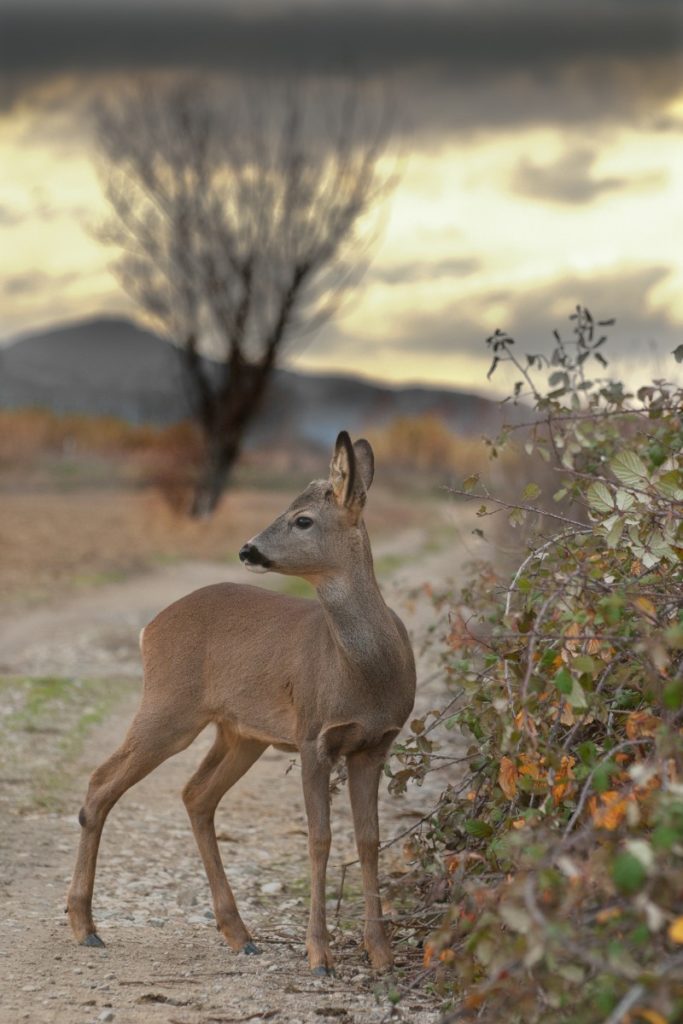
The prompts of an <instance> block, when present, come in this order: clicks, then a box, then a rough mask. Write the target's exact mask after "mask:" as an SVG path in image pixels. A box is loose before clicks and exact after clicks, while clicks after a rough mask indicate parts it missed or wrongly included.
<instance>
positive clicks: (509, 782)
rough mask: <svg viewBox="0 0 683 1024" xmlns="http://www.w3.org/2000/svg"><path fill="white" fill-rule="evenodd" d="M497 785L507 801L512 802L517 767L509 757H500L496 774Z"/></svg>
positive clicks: (514, 793) (515, 790) (515, 789)
mask: <svg viewBox="0 0 683 1024" xmlns="http://www.w3.org/2000/svg"><path fill="white" fill-rule="evenodd" d="M498 785H499V786H500V788H501V789H502V790H503V792H504V793H505V796H506V797H507V798H508V800H513V799H514V797H515V795H516V793H517V766H516V765H515V762H514V761H511V760H510V758H509V757H502V758H501V761H500V771H499V772H498Z"/></svg>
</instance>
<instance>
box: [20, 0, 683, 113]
mask: <svg viewBox="0 0 683 1024" xmlns="http://www.w3.org/2000/svg"><path fill="white" fill-rule="evenodd" d="M1 20H2V24H1V26H0V34H1V36H2V44H1V46H2V64H3V70H4V76H5V83H6V88H5V96H4V99H5V103H6V104H9V103H11V102H12V101H13V100H14V99H16V97H17V95H19V94H21V93H22V90H25V87H26V84H27V83H28V82H31V81H36V80H44V79H46V78H49V77H50V76H56V75H59V74H64V73H71V74H76V75H91V76H96V75H102V74H106V73H118V72H125V73H127V72H140V71H150V70H154V69H156V70H183V69H195V70H196V69H203V70H208V71H223V72H230V73H235V72H237V73H254V74H257V75H267V74H291V73H299V72H301V71H305V72H309V73H311V74H317V75H337V74H338V73H340V72H344V73H356V74H358V75H360V76H367V75H371V76H383V77H389V78H393V79H396V80H399V82H401V83H403V84H404V85H405V86H406V89H405V91H404V92H403V93H402V94H401V101H403V100H404V99H405V100H406V104H405V106H406V107H407V108H408V116H409V117H410V114H411V110H410V108H411V107H412V108H413V111H412V113H414V114H415V117H414V118H413V127H415V128H416V129H420V128H424V127H427V128H428V127H429V125H430V123H431V122H433V120H435V119H436V120H438V121H439V122H440V124H441V125H443V124H446V125H447V124H449V123H450V124H452V125H453V127H454V128H456V129H457V128H459V127H460V128H461V127H469V128H472V127H475V126H477V124H486V123H499V122H503V123H505V122H511V121H515V120H517V121H519V120H538V119H548V118H550V119H552V120H556V119H560V120H562V119H563V118H566V119H581V118H589V119H590V118H591V117H593V118H594V117H595V116H596V115H598V114H599V112H600V110H602V109H605V108H607V109H611V108H615V109H626V108H627V109H628V110H630V111H631V112H633V108H634V105H636V106H638V109H639V110H641V111H642V112H643V115H644V114H645V112H647V111H648V110H649V111H650V112H651V113H652V101H653V99H655V100H658V101H661V100H662V99H663V98H666V97H668V96H671V95H674V94H675V91H676V90H677V89H678V88H679V86H680V71H679V70H678V69H677V67H676V59H677V57H678V55H679V53H680V48H681V17H680V10H679V5H678V4H676V3H673V2H668V0H638V2H635V0H630V2H629V0H591V2H588V0H576V2H573V3H548V2H547V0H521V2H517V3H515V4H511V3H509V0H505V2H503V0H466V2H460V3H452V2H449V3H436V2H434V0H432V3H427V4H422V3H417V2H415V3H401V4H399V3H392V4H390V5H386V4H382V3H378V2H374V3H373V2H367V3H365V4H362V5H361V4H358V3H350V4H346V3H344V4H341V3H320V2H318V3H316V4H312V3H308V4H298V3H297V4H287V5H286V4H284V3H279V4H273V5H272V6H271V7H270V8H265V7H264V6H263V5H261V6H257V7H255V8H254V7H252V8H251V9H250V10H249V9H248V8H245V7H244V6H237V5H236V4H235V3H232V4H225V3H223V4H217V3H207V2H206V0H204V2H203V3H202V2H199V3H194V4H189V3H184V4H179V3H172V2H170V0H166V2H157V3H150V2H149V0H147V2H146V3H145V2H139V3H137V4H132V3H130V2H128V3H125V2H124V3H117V4H104V3H102V4H93V3H89V4H85V3H65V2H59V0H53V2H52V3H45V2H43V3H40V2H32V0H22V2H21V3H17V2H14V3H10V4H8V3H7V2H6V3H5V5H4V8H3V14H2V16H1ZM502 80H506V82H507V87H506V97H507V99H506V98H505V97H503V102H502V103H501V95H500V89H499V88H497V87H496V86H497V84H498V85H499V84H500V82H501V81H502ZM409 82H410V87H408V83H409ZM550 85H551V86H552V87H553V88H552V89H550V91H549V89H548V86H550ZM475 87H476V88H475ZM596 89H599V92H596ZM399 91H400V90H399ZM432 92H433V94H434V97H435V103H434V105H433V107H432V108H431V110H430V111H427V107H426V103H425V101H426V100H428V99H429V97H430V94H431V93H432ZM475 92H476V95H473V93H475ZM596 99H597V102H596ZM402 105H403V103H402ZM553 105H554V106H553ZM425 114H427V121H426V123H425V120H424V117H425Z"/></svg>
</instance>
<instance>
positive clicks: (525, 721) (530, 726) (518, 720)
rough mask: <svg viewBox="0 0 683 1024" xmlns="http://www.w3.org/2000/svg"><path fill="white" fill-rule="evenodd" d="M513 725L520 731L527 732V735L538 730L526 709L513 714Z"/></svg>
mask: <svg viewBox="0 0 683 1024" xmlns="http://www.w3.org/2000/svg"><path fill="white" fill-rule="evenodd" d="M515 725H516V726H517V728H518V729H519V730H520V732H528V734H529V736H535V735H536V734H537V732H538V730H537V728H536V723H535V722H534V720H533V718H532V717H531V715H530V714H529V713H528V712H527V711H518V712H517V714H516V715H515Z"/></svg>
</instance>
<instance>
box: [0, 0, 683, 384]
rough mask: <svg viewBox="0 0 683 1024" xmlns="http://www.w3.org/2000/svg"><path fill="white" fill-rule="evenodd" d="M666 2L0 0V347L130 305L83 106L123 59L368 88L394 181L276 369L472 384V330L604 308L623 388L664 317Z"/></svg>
mask: <svg viewBox="0 0 683 1024" xmlns="http://www.w3.org/2000/svg"><path fill="white" fill-rule="evenodd" d="M682 52H683V16H682V15H681V10H680V4H679V3H678V2H677V0H676V2H674V0H590V2H588V0H572V2H571V3H569V2H566V0H515V2H513V0H507V2H502V0H450V2H448V3H446V2H442V3H440V2H437V0H421V2H417V0H413V2H408V0H365V2H364V3H362V4H355V3H352V2H351V3H347V2H343V3H342V2H341V0H308V2H301V3H299V2H296V3H294V2H283V0H280V2H278V3H275V2H273V3H272V4H267V3H264V2H258V0H252V2H250V3H248V4H246V3H244V4H239V3H237V2H234V0H233V2H226V0H222V2H219V0H215V2H208V0H203V2H202V0H197V2H193V3H192V2H181V0H138V2H136V3H127V2H125V0H124V2H119V3H117V4H115V5H114V4H111V3H108V2H105V0H101V2H100V0H89V2H83V0H82V2H80V3H74V2H71V3H67V2H65V0H42V2H38V0H22V2H21V3H15V2H14V0H5V2H4V3H3V6H2V11H1V12H0V67H2V69H3V71H2V79H1V80H0V341H2V340H4V341H7V340H8V339H10V338H13V337H15V336H16V335H17V334H20V333H25V332H30V331H33V330H34V329H38V328H44V327H46V326H50V325H53V324H55V323H57V322H61V321H70V320H77V319H81V318H84V317H88V316H92V315H100V314H103V313H108V314H116V315H130V316H135V315H136V311H135V309H134V308H133V307H132V305H131V302H130V300H129V299H128V297H127V296H126V295H125V293H124V292H123V291H122V290H121V287H120V285H119V284H118V282H117V280H116V278H115V276H114V275H113V273H112V270H111V265H112V263H113V259H114V255H115V254H114V253H113V252H112V251H111V249H108V248H106V247H104V246H103V245H102V244H101V243H100V242H98V241H97V240H96V238H95V236H94V234H93V228H94V227H95V225H96V224H97V223H98V222H99V221H100V220H101V218H102V216H103V213H104V210H105V206H104V200H103V198H102V193H101V187H100V181H99V178H98V175H97V173H96V153H95V147H94V143H93V139H92V133H91V129H90V120H89V118H88V104H89V103H90V101H91V100H92V98H93V97H94V96H97V95H98V94H102V93H103V92H104V93H105V94H112V93H113V92H115V91H116V90H117V89H120V88H121V87H122V86H123V85H125V84H126V83H127V82H129V81H130V80H131V79H132V78H135V77H136V76H139V75H140V74H147V73H155V72H163V73H169V72H170V73H179V74H180V73H183V72H186V71H187V70H193V71H196V70H206V71H208V72H211V73H226V74H229V75H232V76H234V75H244V76H257V77H258V76H262V77H267V76H270V75H285V76H291V75H294V74H296V73H300V72H301V69H304V70H305V72H306V73H307V74H308V75H311V76H318V77H319V78H320V79H322V80H324V79H325V78H326V77H329V76H336V75H339V74H340V73H350V74H352V75H354V76H355V77H357V78H358V79H359V80H360V81H365V80H368V81H370V80H372V81H373V82H377V81H380V82H382V83H385V85H386V87H387V89H388V91H389V93H390V94H391V96H392V104H393V106H394V109H395V110H396V112H397V116H396V117H395V120H394V140H393V145H394V148H395V153H396V154H397V161H398V163H397V166H398V167H399V175H398V180H397V184H396V187H395V189H394V190H393V193H392V195H391V196H390V197H389V198H388V200H387V202H386V206H385V208H384V209H383V210H382V218H381V222H382V229H381V232H380V234H379V237H378V239H377V241H376V243H375V245H374V247H373V258H372V262H371V264H370V266H369V268H368V270H367V272H366V274H365V276H364V278H363V280H362V282H361V284H360V286H359V287H358V288H357V289H356V290H355V291H353V293H351V294H350V295H348V296H347V298H346V299H345V302H344V304H343V306H342V308H341V310H340V312H339V314H338V315H337V316H336V317H335V319H334V320H333V321H331V322H330V323H328V324H326V325H325V326H324V327H323V328H322V329H321V330H319V331H318V333H317V334H316V335H315V336H314V337H313V338H312V339H309V340H307V342H306V344H305V345H304V344H296V343H295V344H294V345H293V347H292V349H291V353H290V357H289V361H290V365H293V366H295V367H298V368H300V369H305V370H312V371H316V372H317V371H320V372H323V371H325V372H327V371H331V370H334V371H343V372H347V373H360V374H363V375H365V376H369V377H374V378H380V379H384V380H390V381H392V382H397V383H406V382H415V381H421V382H426V383H431V384H438V385H439V386H447V387H455V388H464V389H469V390H477V391H481V392H486V389H487V387H493V388H494V389H495V388H500V387H501V386H502V385H503V383H504V382H503V380H502V379H501V380H500V381H499V379H498V378H497V377H496V378H494V380H493V382H492V384H491V385H487V382H486V369H487V367H488V355H487V351H486V346H485V343H484V342H485V338H486V336H487V335H488V334H490V333H491V332H493V331H494V330H495V329H496V328H501V329H505V330H507V331H509V332H510V333H511V334H512V336H513V337H515V338H516V339H517V340H518V343H519V344H520V347H522V348H523V349H524V351H527V352H528V351H536V350H538V349H542V348H547V347H548V345H549V342H550V338H551V332H552V330H553V328H555V327H559V328H561V329H563V330H564V329H565V327H567V326H568V321H567V317H568V315H569V314H570V313H571V312H572V311H573V309H574V307H575V306H576V304H577V303H581V304H583V305H586V306H588V308H589V309H590V310H591V311H592V313H593V314H594V315H595V316H596V317H605V318H607V317H612V316H614V317H616V318H617V324H616V327H615V328H614V329H613V330H612V335H611V339H610V343H609V346H608V348H607V350H606V354H607V355H608V357H609V358H610V363H611V364H612V367H613V369H614V371H615V373H623V374H625V375H626V377H627V379H628V380H629V382H630V383H632V384H638V383H644V382H646V381H647V380H648V379H650V378H651V377H652V376H668V377H672V376H675V372H676V366H675V363H674V362H673V360H672V358H671V356H670V353H671V350H672V349H673V348H675V347H676V345H677V344H679V343H680V341H681V340H682V339H681V333H682V332H681V325H682V324H683V287H682V286H683V245H682V244H681V238H683V212H682V211H683V202H682V200H683V76H682V75H681V71H682V70H683V68H682V62H681V54H682Z"/></svg>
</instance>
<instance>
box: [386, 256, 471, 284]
mask: <svg viewBox="0 0 683 1024" xmlns="http://www.w3.org/2000/svg"><path fill="white" fill-rule="evenodd" d="M480 269H481V262H480V261H479V260H476V259H472V258H469V257H466V256H463V257H460V258H458V257H455V258H452V259H443V260H433V261H431V262H430V261H429V260H427V261H421V262H417V261H416V260H411V261H409V262H406V263H397V264H394V265H393V266H391V265H389V266H373V267H371V269H370V270H369V271H368V273H367V274H366V279H367V280H371V281H379V282H381V284H391V285H393V284H412V283H414V282H415V281H425V280H434V279H435V278H437V277H469V276H470V274H474V273H476V272H477V270H480Z"/></svg>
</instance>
